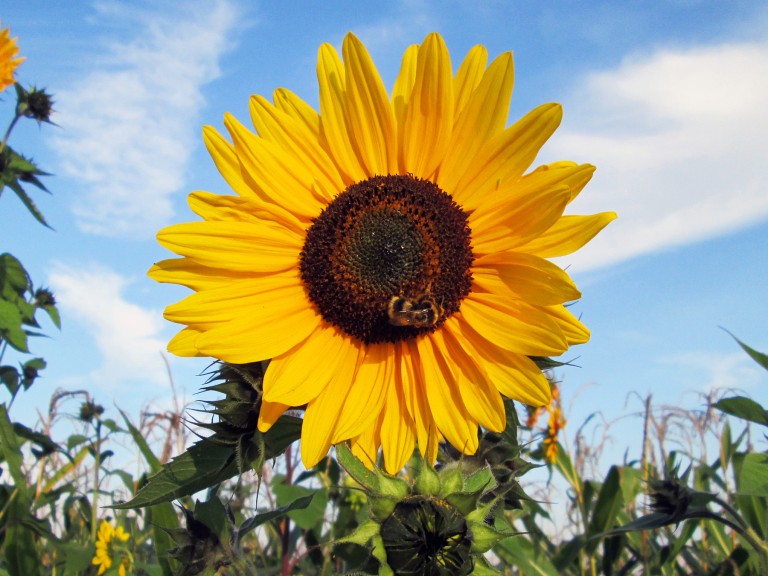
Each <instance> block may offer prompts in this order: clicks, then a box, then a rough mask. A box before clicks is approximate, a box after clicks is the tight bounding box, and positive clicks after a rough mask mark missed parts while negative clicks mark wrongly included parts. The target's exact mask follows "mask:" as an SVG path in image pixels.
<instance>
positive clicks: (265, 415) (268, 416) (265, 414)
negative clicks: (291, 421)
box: [258, 399, 290, 432]
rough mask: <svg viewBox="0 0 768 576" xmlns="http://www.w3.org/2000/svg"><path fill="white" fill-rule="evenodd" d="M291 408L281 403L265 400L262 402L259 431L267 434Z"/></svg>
mask: <svg viewBox="0 0 768 576" xmlns="http://www.w3.org/2000/svg"><path fill="white" fill-rule="evenodd" d="M288 408H290V406H287V405H285V404H280V403H279V402H268V401H266V400H264V399H262V401H261V409H260V410H259V423H258V427H259V431H261V432H266V431H267V430H269V429H270V428H272V426H273V425H274V423H275V422H277V419H278V418H280V416H282V415H283V414H285V411H286V410H288Z"/></svg>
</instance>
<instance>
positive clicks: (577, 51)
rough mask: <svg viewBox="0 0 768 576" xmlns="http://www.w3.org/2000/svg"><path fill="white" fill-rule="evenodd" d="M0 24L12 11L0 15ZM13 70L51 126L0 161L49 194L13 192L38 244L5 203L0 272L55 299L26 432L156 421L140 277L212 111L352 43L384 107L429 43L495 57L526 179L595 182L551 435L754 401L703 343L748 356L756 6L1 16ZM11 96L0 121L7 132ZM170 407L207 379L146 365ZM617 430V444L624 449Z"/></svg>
mask: <svg viewBox="0 0 768 576" xmlns="http://www.w3.org/2000/svg"><path fill="white" fill-rule="evenodd" d="M8 4H11V3H8ZM0 18H2V24H3V26H10V27H11V31H12V35H13V36H18V38H19V45H20V48H21V54H22V55H23V56H26V57H27V61H26V62H25V63H24V64H23V65H22V67H21V68H20V69H19V71H18V75H17V77H18V79H19V80H20V81H21V82H22V83H23V84H27V85H28V84H38V85H41V86H45V87H47V88H48V89H49V90H50V91H51V92H52V93H53V94H54V95H55V97H56V107H55V108H56V111H57V114H56V116H55V118H54V119H55V121H56V122H57V124H58V127H50V126H44V127H43V128H42V129H38V127H37V126H36V125H34V123H31V122H28V123H26V124H25V125H23V126H22V127H21V128H20V129H18V130H17V131H16V132H15V133H14V135H13V138H12V140H11V144H12V145H13V146H14V147H15V148H16V149H18V150H20V151H22V152H25V153H27V154H31V155H33V156H34V158H35V159H36V160H37V161H38V162H39V163H40V165H41V166H42V167H43V168H44V169H46V170H48V171H49V172H52V173H54V174H55V177H54V178H50V179H48V180H47V181H46V183H47V184H48V186H49V188H50V190H51V191H52V192H53V196H51V197H48V196H46V195H44V194H35V198H36V199H37V200H38V204H39V206H40V207H41V209H42V210H43V212H44V213H45V214H46V216H47V218H48V219H49V221H50V223H51V225H52V226H53V227H54V228H55V232H51V231H48V230H44V229H43V228H42V227H40V226H39V225H37V224H36V223H35V222H34V221H33V220H32V218H31V217H29V216H28V215H27V214H26V212H25V210H24V209H23V207H22V206H21V204H20V203H19V202H18V201H17V200H16V199H15V198H14V197H12V196H11V195H10V194H4V195H3V196H4V197H3V198H2V200H1V201H0V230H2V231H3V235H2V237H3V242H4V246H3V247H2V251H10V252H12V253H13V254H15V255H16V256H17V257H19V258H20V259H21V260H22V261H23V262H24V263H25V265H26V266H27V267H28V269H29V271H30V272H31V274H32V276H33V279H34V280H35V281H36V282H37V283H38V284H42V285H50V286H51V287H52V288H53V289H54V291H55V292H56V294H57V297H58V299H59V302H60V306H61V311H62V315H63V327H62V330H61V332H57V331H56V330H55V329H54V328H53V327H51V326H46V330H47V332H48V333H49V334H51V336H52V338H50V339H46V340H37V341H34V342H33V350H34V352H35V353H37V354H38V355H41V356H44V357H45V358H46V359H47V360H48V362H49V368H48V369H47V370H46V371H45V377H44V379H41V380H40V381H39V382H38V383H37V384H36V385H35V387H34V388H33V389H32V391H31V392H30V393H29V394H27V395H26V396H25V397H22V398H19V399H18V400H17V405H16V406H15V407H14V410H18V411H19V412H18V413H17V416H19V415H20V414H24V413H28V414H32V411H33V410H36V409H39V410H45V409H46V407H47V403H48V399H49V397H50V394H51V393H52V392H53V390H54V389H56V388H59V387H64V388H68V389H88V390H90V391H91V392H92V393H93V394H94V395H95V397H96V399H97V400H98V401H100V402H101V403H103V404H105V405H107V406H112V404H113V402H114V403H116V404H117V405H119V406H120V407H121V408H123V409H125V410H127V411H128V412H129V413H132V414H136V413H137V411H138V409H139V408H140V407H141V406H143V405H146V404H147V403H149V402H156V403H159V404H164V403H167V402H169V397H170V388H169V385H168V377H167V374H166V369H165V365H164V363H163V360H162V356H161V354H162V353H163V350H164V349H165V344H166V342H167V341H168V339H169V338H170V337H171V336H172V335H173V334H174V333H175V331H176V328H175V327H174V326H173V325H171V324H169V323H167V322H165V321H164V320H163V319H162V309H163V308H164V307H165V306H166V305H167V304H169V303H171V302H175V301H177V300H178V299H179V298H180V297H181V296H182V295H183V294H184V291H183V290H182V289H180V288H177V287H172V286H167V285H162V286H161V285H156V284H154V283H153V282H152V281H150V280H149V279H148V278H146V276H145V273H146V270H147V269H148V268H149V266H150V265H151V264H152V263H153V262H155V261H157V260H160V259H162V258H165V257H167V254H166V253H165V252H164V251H163V250H162V249H161V248H160V247H159V246H158V245H157V243H156V242H155V239H154V236H155V233H156V232H157V230H158V229H159V228H161V227H162V226H164V225H166V224H169V223H174V222H182V221H187V220H191V219H192V217H191V213H190V211H189V210H188V208H187V207H186V195H187V193H188V192H190V191H192V190H197V189H202V190H209V191H213V192H220V193H228V190H227V188H226V185H225V183H224V182H223V180H222V179H221V178H220V177H219V175H218V174H217V172H216V170H215V168H214V166H213V163H212V162H211V161H210V159H209V158H208V156H207V153H206V152H205V149H204V147H203V145H202V138H201V127H202V126H203V125H204V124H212V125H214V126H217V127H221V126H222V119H223V115H224V113H225V112H232V113H233V114H234V115H235V116H237V117H238V118H240V119H241V120H244V121H245V120H247V117H248V113H247V106H248V97H249V96H250V95H251V94H263V95H266V96H270V95H271V93H272V91H273V90H274V89H275V88H278V87H286V88H289V89H291V90H293V91H294V92H296V93H298V94H299V95H300V96H302V97H303V98H304V99H305V100H307V101H308V102H309V103H311V104H312V105H316V103H317V82H316V75H315V59H316V54H317V49H318V47H319V46H320V44H321V43H323V42H331V43H333V44H335V45H337V46H339V45H340V43H341V40H342V38H343V36H344V34H345V33H346V32H348V31H353V32H355V33H356V34H357V35H358V36H359V37H360V38H361V40H362V41H363V42H364V43H365V44H366V45H367V46H368V48H369V50H370V52H371V54H372V56H373V58H374V61H375V62H376V64H377V66H378V68H379V71H380V72H381V74H382V76H383V77H384V79H385V82H386V84H387V85H388V86H389V87H391V86H392V82H393V81H394V78H395V75H396V73H397V70H398V67H399V63H400V58H401V55H402V52H403V50H404V49H405V48H406V47H407V46H408V45H409V44H412V43H417V42H421V40H422V39H423V38H424V36H425V35H426V34H427V33H429V32H431V31H438V32H440V33H441V34H443V36H444V37H445V39H446V41H447V43H448V46H449V49H450V50H451V53H452V55H453V59H454V67H456V66H457V65H458V63H459V62H460V61H461V59H462V58H463V56H464V54H466V52H467V51H468V50H469V48H471V47H472V46H473V45H475V44H477V43H482V44H484V45H486V46H487V47H488V50H489V53H490V54H491V55H497V54H499V53H500V52H503V51H506V50H513V51H514V53H515V68H516V81H515V94H514V97H513V102H512V110H511V113H510V120H514V119H516V118H518V117H520V116H521V115H523V114H524V113H526V112H527V111H528V110H530V109H531V108H533V107H534V106H537V105H539V104H541V103H544V102H548V101H557V102H561V103H562V104H563V106H564V110H565V117H564V121H563V124H562V126H561V128H560V129H559V130H558V132H557V133H556V134H555V136H554V137H553V138H552V140H551V141H550V142H549V143H548V144H547V146H546V147H545V148H544V150H543V151H542V153H541V155H540V157H539V159H538V161H537V164H538V163H542V162H548V161H552V160H560V159H569V160H576V161H579V162H591V163H593V164H596V165H597V167H598V170H597V173H596V176H595V178H594V179H593V181H592V182H591V183H590V185H589V186H588V187H587V188H586V190H585V191H584V192H583V193H582V195H581V197H580V198H579V199H578V200H577V201H576V202H575V203H574V205H573V207H572V209H571V210H570V212H571V213H592V212H598V211H604V210H615V211H616V212H617V213H618V214H619V219H618V220H617V221H616V222H614V223H613V224H611V226H610V227H609V228H608V229H607V230H606V231H605V232H604V233H603V234H602V235H601V236H599V237H598V238H597V239H596V240H594V241H593V242H592V243H590V244H589V245H587V247H585V248H584V249H583V250H582V251H581V252H580V253H578V254H576V255H574V256H572V257H568V258H567V259H564V260H563V261H561V262H559V263H560V264H561V265H563V266H567V267H568V270H569V272H570V273H571V274H572V276H573V277H574V278H575V280H576V281H577V283H578V285H579V287H580V288H581V289H582V292H583V298H582V300H581V301H580V302H579V303H578V304H576V306H575V308H574V310H576V311H577V312H578V313H579V314H581V316H582V319H583V321H584V322H585V323H586V324H587V325H588V326H589V327H590V329H591V330H592V333H593V337H592V341H591V342H590V343H588V344H586V345H583V346H581V347H578V348H576V349H574V350H573V353H572V354H571V355H569V357H576V356H578V360H577V362H576V363H577V364H578V365H579V366H580V368H569V369H567V370H565V371H563V373H562V374H561V377H562V379H563V381H564V385H563V396H564V398H565V401H566V404H567V405H568V404H571V405H572V407H571V413H570V419H571V422H575V423H579V422H581V421H582V420H584V419H585V418H586V417H587V416H588V415H589V414H590V413H592V412H599V413H601V414H602V415H603V416H604V418H605V419H606V420H608V421H610V420H613V419H614V418H617V417H619V416H620V415H622V414H626V413H629V412H633V411H637V410H639V408H640V402H639V401H638V400H636V399H635V398H636V396H635V395H640V396H645V395H646V394H649V393H650V394H653V397H654V400H655V401H657V402H659V403H668V404H672V405H678V406H681V405H682V406H686V407H690V408H698V407H700V406H701V398H700V396H699V394H703V393H706V392H707V391H709V390H711V389H713V388H715V387H719V386H727V387H736V388H740V389H742V390H745V391H746V392H747V393H749V394H751V395H753V396H754V397H755V398H756V399H758V400H761V401H763V402H766V401H768V386H767V384H768V382H767V381H766V377H765V375H764V373H761V372H760V370H759V369H758V368H757V367H755V366H753V365H752V364H751V361H750V360H749V359H748V358H746V356H745V355H744V354H743V353H742V352H741V351H740V350H739V349H738V347H737V346H736V345H735V343H734V342H733V341H732V340H731V339H730V337H729V336H728V335H727V334H726V333H725V332H723V331H722V330H720V329H719V328H718V327H719V326H723V327H726V328H728V329H729V330H731V331H732V332H733V333H734V334H736V335H738V336H739V337H740V338H742V339H743V340H745V341H746V342H748V343H750V344H752V345H753V346H755V347H757V348H760V349H763V350H768V333H766V330H765V325H766V321H768V304H767V303H766V302H767V300H766V286H768V271H767V268H768V266H767V265H768V258H766V256H767V255H768V193H766V185H765V183H766V182H767V181H768V161H766V158H768V108H766V106H765V103H766V102H768V32H766V31H767V30H768V3H766V2H758V1H754V0H750V1H739V0H735V1H732V2H727V3H726V2H722V1H721V0H701V1H697V0H666V1H662V0H659V1H657V2H652V3H649V2H640V1H615V0H614V1H608V0H606V1H603V2H598V1H575V0H570V1H566V0H559V1H556V0H553V1H547V2H540V1H539V2H533V1H530V2H516V1H510V0H507V1H501V0H496V1H488V2H466V1H464V2H459V1H440V2H438V1H416V0H405V1H399V2H391V3H384V2H361V1H356V2H317V1H312V2H310V1H304V2H258V3H257V2H244V1H240V2H237V1H235V0H215V1H213V0H208V1H203V0H193V1H184V2H182V1H178V2H162V3H152V2H141V1H136V2H128V1H114V2H112V1H96V2H81V3H80V2H78V3H74V2H67V3H52V2H43V1H41V0H27V1H26V2H15V3H13V5H9V6H5V7H4V8H3V9H2V11H1V12H0ZM11 106H12V100H11V95H10V93H9V94H7V95H6V96H5V101H3V102H0V113H2V115H3V116H2V117H0V122H3V123H4V122H6V119H10V114H11ZM168 361H169V362H170V366H171V370H172V373H173V375H174V380H175V383H176V386H177V388H179V389H181V390H183V391H184V392H185V393H186V395H187V397H188V398H191V397H192V395H193V394H194V392H195V391H196V390H197V388H198V387H199V386H200V385H201V384H202V382H203V379H202V378H200V377H198V376H196V374H197V373H198V372H199V371H200V370H202V369H203V368H204V367H205V365H206V362H205V361H202V360H200V361H197V360H189V359H179V358H172V357H168ZM640 432H641V430H640V426H639V423H637V424H636V425H631V426H629V425H628V426H626V427H624V431H620V432H619V433H618V435H617V436H618V437H617V438H616V443H617V444H618V445H620V446H623V444H624V443H627V442H632V443H635V442H638V441H639V437H640Z"/></svg>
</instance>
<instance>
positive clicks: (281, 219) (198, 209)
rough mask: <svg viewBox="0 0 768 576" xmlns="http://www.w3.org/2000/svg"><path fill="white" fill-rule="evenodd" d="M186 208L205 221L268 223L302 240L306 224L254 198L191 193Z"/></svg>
mask: <svg viewBox="0 0 768 576" xmlns="http://www.w3.org/2000/svg"><path fill="white" fill-rule="evenodd" d="M187 202H188V203H189V207H190V208H192V211H193V212H194V213H195V214H197V215H198V216H201V217H203V218H204V219H205V220H209V221H211V220H220V221H231V220H234V221H239V222H253V223H255V224H258V225H261V224H263V223H265V222H266V223H270V224H273V225H275V226H282V227H284V228H287V229H289V230H290V231H292V232H294V233H295V234H296V235H297V236H298V237H300V238H302V239H303V238H304V235H305V233H306V228H307V224H306V223H305V222H301V221H300V220H299V219H298V218H297V217H296V216H295V215H294V214H292V213H291V212H288V211H287V210H285V209H284V208H283V207H282V206H278V205H277V204H265V203H264V202H259V201H257V200H255V199H254V198H243V197H239V196H222V195H220V194H211V193H210V192H202V191H199V190H198V191H196V192H192V193H191V194H190V195H189V197H188V198H187Z"/></svg>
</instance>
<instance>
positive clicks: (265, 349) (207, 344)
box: [196, 307, 320, 364]
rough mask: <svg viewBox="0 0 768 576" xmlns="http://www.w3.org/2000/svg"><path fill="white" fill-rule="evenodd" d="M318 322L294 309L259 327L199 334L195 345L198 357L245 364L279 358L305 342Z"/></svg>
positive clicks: (244, 324)
mask: <svg viewBox="0 0 768 576" xmlns="http://www.w3.org/2000/svg"><path fill="white" fill-rule="evenodd" d="M270 312H272V311H270ZM262 316H263V317H266V316H267V315H266V314H262ZM319 321H320V318H319V316H318V315H317V314H316V313H315V312H314V311H313V310H310V309H307V308H300V307H297V308H296V309H295V310H292V311H290V312H289V313H288V314H287V315H285V316H280V317H274V318H269V322H265V323H264V324H260V325H254V324H253V323H251V322H236V323H235V322H233V323H232V324H231V325H217V326H215V327H213V328H210V329H208V330H207V331H205V332H203V333H201V334H200V336H199V337H198V338H197V340H196V344H197V347H198V350H200V352H201V353H202V355H205V356H212V357H214V358H218V359H220V360H223V361H224V362H232V363H234V364H247V363H248V362H257V361H261V360H266V359H269V358H274V357H275V356H279V355H280V354H282V353H283V352H285V351H286V350H288V349H289V348H291V347H292V346H294V345H295V344H296V342H298V341H301V339H302V338H306V337H307V335H308V334H309V332H311V331H312V330H313V329H314V328H315V326H317V323H318V322H319Z"/></svg>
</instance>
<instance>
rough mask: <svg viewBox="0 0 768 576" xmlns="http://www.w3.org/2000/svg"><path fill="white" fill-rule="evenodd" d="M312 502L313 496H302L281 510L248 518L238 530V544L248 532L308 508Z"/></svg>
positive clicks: (277, 509)
mask: <svg viewBox="0 0 768 576" xmlns="http://www.w3.org/2000/svg"><path fill="white" fill-rule="evenodd" d="M310 502H312V496H302V497H301V498H297V499H296V500H294V501H293V502H291V503H290V504H288V505H287V506H281V507H280V508H276V509H275V510H270V511H269V512H264V513H262V514H257V515H256V516H253V517H251V518H248V519H247V520H245V521H244V522H243V523H242V524H241V525H240V528H238V530H237V542H239V541H240V540H242V538H243V536H245V535H246V534H248V532H250V531H251V530H253V529H255V528H258V527H259V526H261V525H262V524H264V523H265V522H269V521H270V520H272V519H273V518H279V517H280V516H282V515H284V514H286V513H288V512H292V511H295V510H301V509H303V508H307V507H308V506H309V505H310Z"/></svg>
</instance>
